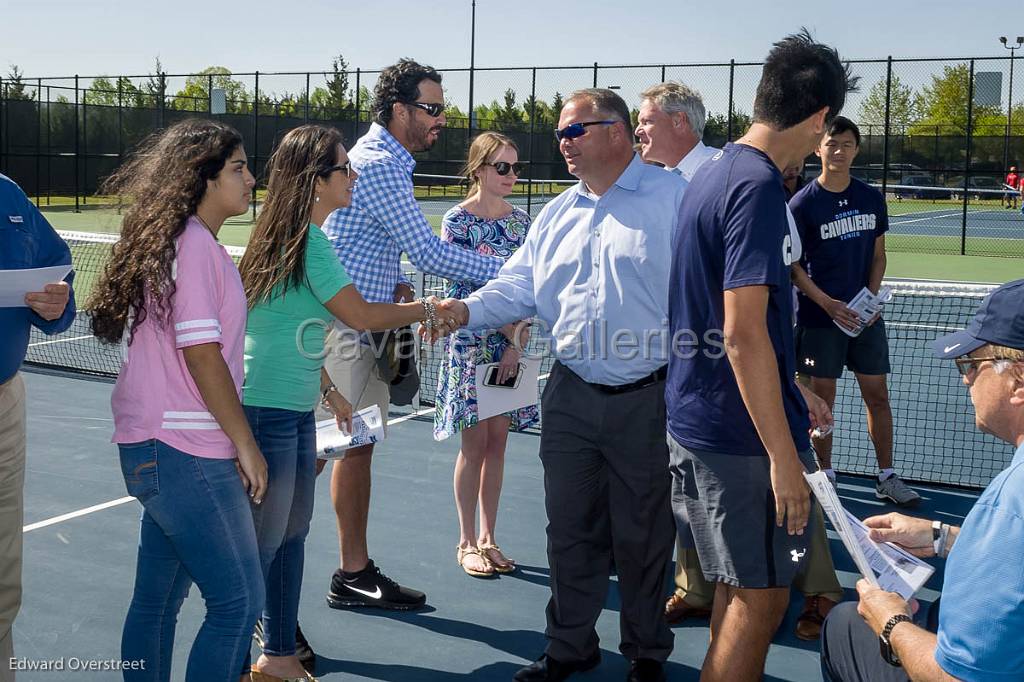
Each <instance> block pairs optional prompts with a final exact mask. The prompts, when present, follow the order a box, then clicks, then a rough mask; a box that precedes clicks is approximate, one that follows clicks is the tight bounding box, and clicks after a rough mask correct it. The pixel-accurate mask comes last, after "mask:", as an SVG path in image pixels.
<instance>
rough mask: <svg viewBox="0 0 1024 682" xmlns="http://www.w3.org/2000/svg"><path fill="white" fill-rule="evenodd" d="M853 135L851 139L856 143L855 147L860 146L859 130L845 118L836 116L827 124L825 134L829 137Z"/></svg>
mask: <svg viewBox="0 0 1024 682" xmlns="http://www.w3.org/2000/svg"><path fill="white" fill-rule="evenodd" d="M847 131H849V132H851V133H853V139H854V140H855V141H856V142H857V146H858V147H859V146H860V128H858V127H857V124H856V123H854V122H853V121H851V120H850V119H848V118H846V117H845V116H836V117H835V118H834V119H832V122H831V123H829V124H828V128H827V129H826V130H825V133H826V134H827V135H828V136H829V137H835V136H836V135H842V134H843V133H845V132H847Z"/></svg>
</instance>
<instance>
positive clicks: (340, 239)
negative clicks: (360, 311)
mask: <svg viewBox="0 0 1024 682" xmlns="http://www.w3.org/2000/svg"><path fill="white" fill-rule="evenodd" d="M348 158H349V161H350V162H351V163H352V167H353V168H354V169H355V170H356V172H357V173H359V179H358V180H356V186H355V190H354V191H353V192H352V205H351V206H349V207H348V208H340V209H338V210H337V211H335V212H334V213H332V214H331V215H330V217H329V218H328V219H327V222H326V223H325V224H324V226H323V230H324V233H326V234H327V237H328V238H329V239H330V240H331V244H333V245H334V250H335V252H337V254H338V258H339V259H340V260H341V264H342V265H344V266H345V270H346V272H348V274H349V276H350V277H351V278H352V282H353V283H354V284H355V285H356V289H358V290H359V293H360V294H362V295H363V298H365V299H366V300H367V301H370V302H371V303H390V302H391V301H392V300H393V298H394V291H395V287H396V286H397V285H398V283H399V282H406V281H408V280H406V279H405V277H403V276H402V270H401V264H402V253H403V252H405V253H406V254H408V256H409V261H410V262H411V263H412V264H413V266H415V267H416V268H417V269H418V270H422V271H423V272H427V273H430V274H434V275H439V276H441V277H446V278H448V279H464V280H470V281H472V282H480V283H483V282H487V281H489V280H491V279H494V277H495V276H496V275H497V274H498V270H500V269H501V266H502V264H503V263H504V261H503V260H502V259H501V258H498V257H497V256H483V255H480V254H477V253H476V252H474V251H470V250H469V249H465V248H463V247H461V246H456V245H454V244H451V243H448V242H445V241H442V240H441V239H439V238H438V237H437V236H436V235H435V234H434V230H433V229H432V228H431V227H430V223H428V222H427V219H426V217H425V216H424V215H423V211H422V210H421V209H420V207H419V204H417V203H416V198H415V196H414V195H413V185H412V171H413V169H414V168H415V167H416V160H415V159H413V157H412V154H410V153H409V151H408V150H407V149H406V148H405V147H403V146H402V145H401V143H400V142H399V141H398V140H396V139H395V138H394V137H393V136H392V135H391V133H389V132H388V131H387V130H386V129H385V128H383V127H382V126H379V125H377V124H376V123H374V124H372V125H371V126H370V130H369V131H368V132H367V133H366V134H365V135H363V136H362V137H361V138H359V140H358V141H357V142H356V144H355V146H353V147H352V149H351V151H349V153H348Z"/></svg>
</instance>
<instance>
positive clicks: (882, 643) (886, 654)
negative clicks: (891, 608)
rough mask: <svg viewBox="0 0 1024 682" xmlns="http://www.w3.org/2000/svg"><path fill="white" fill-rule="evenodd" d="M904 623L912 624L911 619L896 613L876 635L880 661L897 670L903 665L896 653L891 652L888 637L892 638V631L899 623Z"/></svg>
mask: <svg viewBox="0 0 1024 682" xmlns="http://www.w3.org/2000/svg"><path fill="white" fill-rule="evenodd" d="M904 622H906V623H911V622H913V619H912V618H911V617H910V616H908V615H907V614H905V613H897V614H896V615H895V616H893V617H892V618H890V619H889V620H887V621H886V622H885V627H883V628H882V633H881V634H880V635H878V645H879V648H880V649H881V653H882V659H883V660H885V662H886V663H888V664H889V665H892V666H895V667H897V668H899V667H902V666H903V663H902V661H900V657H899V656H897V655H896V652H895V651H894V650H893V648H892V642H891V641H890V637H891V636H892V629H893V628H894V627H896V626H897V625H898V624H899V623H904Z"/></svg>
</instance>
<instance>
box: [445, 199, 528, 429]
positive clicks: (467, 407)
mask: <svg viewBox="0 0 1024 682" xmlns="http://www.w3.org/2000/svg"><path fill="white" fill-rule="evenodd" d="M529 226H530V215H529V214H528V213H527V212H526V211H524V210H522V209H520V208H513V209H512V212H511V213H510V214H508V215H507V216H505V217H504V218H498V219H496V220H489V219H485V218H480V217H477V216H475V215H473V214H472V213H470V212H469V211H467V210H466V209H464V208H462V207H461V206H456V207H455V208H453V209H451V210H450V211H448V212H447V213H445V215H444V220H443V222H442V224H441V238H442V239H444V240H446V241H449V242H451V243H453V244H458V245H459V246H462V247H464V248H467V249H473V250H474V251H476V252H477V253H481V254H485V255H488V256H501V257H502V258H505V259H508V257H509V256H511V255H512V254H513V253H514V252H515V250H516V249H518V248H519V247H520V246H522V244H523V239H525V238H526V230H527V229H528V228H529ZM480 286H482V283H478V282H468V281H464V280H451V281H448V282H447V292H446V293H447V296H448V297H450V298H465V297H466V296H468V295H469V294H471V293H472V292H473V291H475V290H476V289H478V288H479V287H480ZM508 345H509V340H508V339H507V338H505V336H504V335H503V334H501V333H500V332H497V331H495V332H492V333H490V334H486V333H480V332H472V331H467V330H462V331H460V332H458V333H457V334H453V335H452V336H449V337H447V338H446V339H445V347H444V350H445V359H444V360H443V361H442V364H441V371H440V372H439V374H438V377H437V400H436V401H435V403H434V404H435V410H434V439H435V440H444V439H445V438H448V437H449V436H451V435H453V434H455V433H458V432H459V431H461V430H463V429H465V428H469V427H470V426H476V425H477V423H478V422H479V419H478V417H477V408H476V368H477V366H478V365H485V364H489V363H492V362H498V361H500V360H501V356H502V354H503V353H504V352H505V349H506V348H508ZM506 416H508V417H510V418H511V420H512V422H511V424H510V425H509V430H510V431H522V430H523V429H526V428H529V427H530V426H533V425H535V424H536V423H537V422H539V421H540V412H539V410H538V409H537V406H536V405H530V406H528V407H523V408H520V409H518V410H516V411H514V412H509V413H507V415H506Z"/></svg>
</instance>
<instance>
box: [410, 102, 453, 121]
mask: <svg viewBox="0 0 1024 682" xmlns="http://www.w3.org/2000/svg"><path fill="white" fill-rule="evenodd" d="M405 104H406V106H410V107H416V108H417V109H422V110H423V111H425V112H427V113H428V114H429V115H430V116H432V117H434V118H437V117H438V116H440V115H441V114H443V113H444V105H443V104H438V103H437V102H406V103H405Z"/></svg>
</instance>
